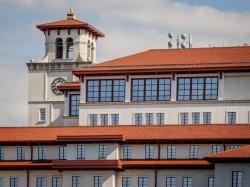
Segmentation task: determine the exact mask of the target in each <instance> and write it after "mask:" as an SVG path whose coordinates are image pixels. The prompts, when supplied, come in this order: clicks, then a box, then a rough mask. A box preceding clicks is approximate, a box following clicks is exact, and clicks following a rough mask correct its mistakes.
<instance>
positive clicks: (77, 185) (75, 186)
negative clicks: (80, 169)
mask: <svg viewBox="0 0 250 187" xmlns="http://www.w3.org/2000/svg"><path fill="white" fill-rule="evenodd" d="M75 180H76V181H75ZM81 180H82V177H81V176H72V178H71V184H72V187H81V185H82V181H81Z"/></svg>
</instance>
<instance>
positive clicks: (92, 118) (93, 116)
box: [89, 114, 97, 126]
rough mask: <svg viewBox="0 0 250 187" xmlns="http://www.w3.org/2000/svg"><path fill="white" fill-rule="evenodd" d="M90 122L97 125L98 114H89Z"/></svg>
mask: <svg viewBox="0 0 250 187" xmlns="http://www.w3.org/2000/svg"><path fill="white" fill-rule="evenodd" d="M89 123H90V125H91V126H96V125H97V114H90V115H89Z"/></svg>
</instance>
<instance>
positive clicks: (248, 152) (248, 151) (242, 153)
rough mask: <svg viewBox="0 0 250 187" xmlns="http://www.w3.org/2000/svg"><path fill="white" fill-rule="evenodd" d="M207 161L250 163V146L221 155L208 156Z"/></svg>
mask: <svg viewBox="0 0 250 187" xmlns="http://www.w3.org/2000/svg"><path fill="white" fill-rule="evenodd" d="M206 159H208V160H213V161H230V160H233V161H236V160H241V161H243V160H248V161H250V145H246V146H241V147H239V148H236V149H232V150H227V151H223V152H221V153H216V154H211V155H208V156H207V157H206Z"/></svg>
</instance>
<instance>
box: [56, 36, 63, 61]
mask: <svg viewBox="0 0 250 187" xmlns="http://www.w3.org/2000/svg"><path fill="white" fill-rule="evenodd" d="M56 58H63V40H62V39H61V38H57V39H56Z"/></svg>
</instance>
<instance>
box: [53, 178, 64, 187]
mask: <svg viewBox="0 0 250 187" xmlns="http://www.w3.org/2000/svg"><path fill="white" fill-rule="evenodd" d="M52 187H62V178H61V177H52Z"/></svg>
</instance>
